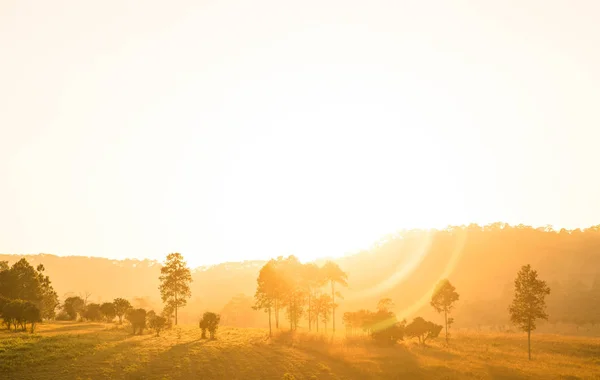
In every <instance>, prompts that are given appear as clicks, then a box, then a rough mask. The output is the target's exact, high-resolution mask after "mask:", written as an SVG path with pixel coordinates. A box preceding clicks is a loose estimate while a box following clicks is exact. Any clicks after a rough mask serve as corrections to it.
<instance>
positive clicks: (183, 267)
mask: <svg viewBox="0 0 600 380" xmlns="http://www.w3.org/2000/svg"><path fill="white" fill-rule="evenodd" d="M159 279H160V282H161V283H160V287H159V289H160V295H161V297H162V300H163V302H164V303H166V304H167V305H170V306H171V307H172V308H173V309H175V325H177V309H178V308H180V307H183V306H185V305H186V304H187V298H190V297H191V296H192V292H191V291H190V282H192V274H191V273H190V269H189V268H188V267H187V263H186V262H185V261H184V260H183V256H182V255H181V253H170V254H169V255H168V256H167V262H166V263H165V266H163V267H162V268H161V269H160V277H159Z"/></svg>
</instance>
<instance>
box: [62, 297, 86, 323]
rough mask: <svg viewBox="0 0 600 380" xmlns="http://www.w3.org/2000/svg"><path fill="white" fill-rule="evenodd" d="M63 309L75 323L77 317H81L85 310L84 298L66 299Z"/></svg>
mask: <svg viewBox="0 0 600 380" xmlns="http://www.w3.org/2000/svg"><path fill="white" fill-rule="evenodd" d="M62 308H63V310H64V311H65V313H67V314H68V315H69V318H71V320H72V321H74V320H75V319H77V315H81V312H82V311H83V309H84V301H83V298H81V297H78V296H74V297H68V298H67V299H65V302H64V303H63V306H62Z"/></svg>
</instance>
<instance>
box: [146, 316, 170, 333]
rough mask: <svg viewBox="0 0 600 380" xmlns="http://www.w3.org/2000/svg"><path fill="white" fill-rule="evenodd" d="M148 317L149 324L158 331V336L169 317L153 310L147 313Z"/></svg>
mask: <svg viewBox="0 0 600 380" xmlns="http://www.w3.org/2000/svg"><path fill="white" fill-rule="evenodd" d="M146 319H147V320H148V326H149V327H150V328H151V329H152V330H154V332H156V336H160V332H161V331H162V330H164V329H165V327H166V326H167V318H165V317H163V316H161V315H156V313H155V312H154V311H153V310H150V311H149V312H148V313H146Z"/></svg>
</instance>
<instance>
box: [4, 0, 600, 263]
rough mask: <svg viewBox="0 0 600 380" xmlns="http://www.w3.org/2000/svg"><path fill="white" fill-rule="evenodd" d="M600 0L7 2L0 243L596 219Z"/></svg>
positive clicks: (175, 244) (35, 247) (194, 238)
mask: <svg viewBox="0 0 600 380" xmlns="http://www.w3.org/2000/svg"><path fill="white" fill-rule="evenodd" d="M598 14H600V3H598V2H596V1H577V2H567V1H525V2H523V1H519V2H517V1H503V2H483V1H453V2H427V1H421V2H413V1H410V2H409V1H406V2H405V1H377V0H373V1H368V2H367V1H350V0H344V1H322V0H321V1H312V0H307V1H302V2H287V1H281V0H278V1H264V0H255V1H251V2H250V1H231V0H222V1H170V2H162V1H138V2H131V1H102V2H82V1H52V2H48V1H41V0H40V1H26V0H24V1H16V0H8V1H6V0H5V1H2V2H1V3H0V252H3V253H18V254H22V253H40V252H44V253H53V254H58V255H84V256H103V257H109V258H150V259H158V260H162V259H164V257H165V256H166V255H167V254H168V253H170V252H181V253H182V254H183V255H184V257H186V259H187V260H188V262H189V263H190V264H191V265H192V266H198V265H208V264H214V263H218V262H224V261H239V260H253V259H268V258H270V257H275V256H279V255H287V254H295V255H297V256H298V257H300V258H301V259H302V260H304V261H308V260H312V259H314V258H317V257H322V256H339V255H342V254H347V253H349V252H354V251H356V250H358V249H361V248H366V247H368V246H370V245H371V244H372V243H373V242H374V241H376V240H378V239H379V238H380V237H382V236H384V235H386V234H388V233H392V232H394V231H397V230H399V229H402V228H417V227H418V228H431V227H437V228H441V227H444V226H446V225H448V224H468V223H471V222H476V223H490V222H495V221H503V222H508V223H511V224H519V223H523V224H528V225H534V226H544V225H548V224H550V225H554V226H556V227H558V228H561V227H566V228H579V227H582V228H583V227H587V226H590V225H596V224H599V223H600V197H599V194H600V176H599V175H598V163H599V162H600V149H598V142H600V49H598V46H600V26H599V25H598V22H597V16H598Z"/></svg>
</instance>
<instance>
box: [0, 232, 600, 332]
mask: <svg viewBox="0 0 600 380" xmlns="http://www.w3.org/2000/svg"><path fill="white" fill-rule="evenodd" d="M184 255H185V253H184ZM20 257H21V256H19V255H0V261H1V260H8V261H9V262H10V263H12V262H14V261H16V260H17V259H19V258H20ZM25 257H26V258H27V259H28V260H29V261H30V262H31V263H32V264H37V263H43V264H44V266H45V267H46V273H47V274H48V275H49V276H50V278H51V279H52V282H53V284H54V287H55V289H56V290H57V292H58V294H59V296H60V297H61V298H63V297H64V295H66V294H68V293H75V294H79V293H81V294H84V293H85V292H88V293H91V296H90V299H91V300H98V301H101V300H109V299H113V298H115V297H126V298H129V299H132V300H133V301H134V304H135V303H137V304H138V305H139V306H143V307H148V308H154V309H160V308H161V305H160V299H159V293H158V284H159V283H158V276H159V273H160V267H161V265H160V263H158V262H156V261H151V260H131V259H128V260H109V259H104V258H96V257H79V256H69V257H59V256H54V255H48V254H41V255H26V256H25ZM336 261H337V262H338V264H339V265H340V267H341V268H342V269H343V270H345V271H346V272H347V273H348V277H349V280H348V283H349V286H348V288H347V289H341V292H342V294H343V295H344V297H345V299H344V300H343V301H341V303H340V310H341V312H340V313H338V316H341V315H342V314H343V312H344V311H347V310H355V309H359V308H373V307H374V306H375V305H376V303H377V301H378V300H379V299H380V298H382V297H389V298H391V299H392V300H393V301H394V303H395V305H396V313H397V314H398V315H400V316H405V317H411V316H413V315H415V314H416V313H419V314H424V315H426V316H429V317H431V318H436V316H435V315H434V314H433V311H432V310H431V308H430V307H429V305H428V297H429V296H430V293H431V290H432V288H433V286H434V285H435V283H436V282H437V281H438V280H439V279H440V278H442V277H448V278H450V280H451V281H452V283H453V284H454V285H455V286H456V288H457V290H458V292H459V293H460V295H461V298H460V301H459V304H458V305H457V309H456V327H474V326H480V325H504V324H507V322H508V320H507V313H506V306H507V305H508V303H509V300H510V297H511V294H512V281H513V280H514V277H515V274H516V272H517V271H518V269H519V268H520V266H521V265H524V264H531V265H532V266H533V267H534V268H536V269H537V270H538V271H539V273H540V276H541V278H542V279H544V280H546V281H547V282H548V283H549V285H550V286H551V288H552V289H553V292H552V293H551V295H550V296H549V298H548V306H549V311H550V316H551V319H550V322H551V323H556V322H563V321H568V320H572V321H573V322H576V319H580V320H581V319H583V321H579V322H581V323H585V322H594V321H593V319H594V318H593V315H598V314H597V311H598V310H597V309H590V308H591V307H596V308H598V304H600V302H596V301H597V300H600V229H599V228H598V227H591V228H588V229H585V230H574V231H566V230H561V231H553V230H551V229H547V228H537V229H536V228H532V227H527V226H508V225H504V224H501V223H496V224H493V225H488V226H484V227H481V226H477V225H471V226H462V227H452V228H448V229H446V230H442V231H439V230H413V231H401V232H399V233H397V234H395V235H391V236H388V237H386V238H385V239H382V240H381V241H380V242H377V243H376V244H374V245H373V247H372V248H371V249H369V250H366V251H362V252H358V253H356V254H352V255H349V256H345V257H342V258H339V259H337V260H336ZM263 264H264V262H263V261H246V262H240V263H223V264H219V265H215V266H210V267H202V268H195V269H194V270H193V273H192V277H193V283H192V298H191V299H190V301H189V302H188V306H187V307H186V308H185V309H184V310H183V312H182V314H181V316H182V318H183V321H184V322H195V321H196V320H197V316H198V315H199V314H200V313H201V312H202V311H204V310H207V309H211V310H217V311H220V310H222V308H223V307H224V306H225V305H226V304H227V303H228V302H229V301H230V300H231V299H232V298H233V297H235V296H238V297H241V296H242V295H245V297H246V298H247V297H251V296H253V294H254V292H255V287H256V277H257V274H258V271H259V269H260V268H261V266H262V265H263ZM324 291H326V290H325V289H324ZM254 313H258V312H254ZM569 314H573V315H569ZM255 315H256V316H257V318H254V319H253V320H256V321H257V322H253V323H252V325H257V326H264V324H263V323H262V322H259V321H261V319H260V318H259V317H258V316H260V315H261V313H258V314H255ZM588 317H589V318H588ZM340 318H341V317H340ZM596 318H597V317H596ZM262 320H264V318H263V319H262ZM264 323H266V321H264Z"/></svg>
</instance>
